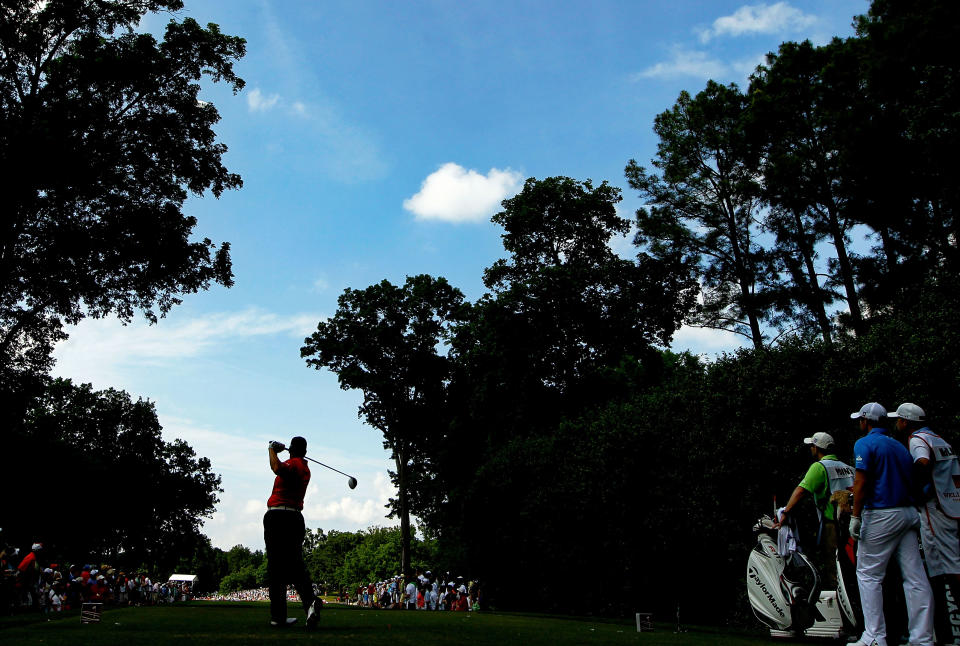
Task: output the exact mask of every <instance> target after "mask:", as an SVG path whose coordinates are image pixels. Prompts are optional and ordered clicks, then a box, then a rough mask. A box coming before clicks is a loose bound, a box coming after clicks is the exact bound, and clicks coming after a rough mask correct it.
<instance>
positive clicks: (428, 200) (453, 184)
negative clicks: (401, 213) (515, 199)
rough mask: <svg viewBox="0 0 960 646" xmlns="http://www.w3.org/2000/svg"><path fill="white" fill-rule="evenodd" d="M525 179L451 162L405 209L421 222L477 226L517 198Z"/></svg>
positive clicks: (425, 183) (507, 171)
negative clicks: (441, 221) (480, 171)
mask: <svg viewBox="0 0 960 646" xmlns="http://www.w3.org/2000/svg"><path fill="white" fill-rule="evenodd" d="M522 179H523V177H522V175H521V174H520V173H518V172H517V171H514V170H511V169H510V168H507V169H505V170H499V169H496V168H491V169H490V172H488V173H487V174H486V175H481V174H480V173H478V172H477V171H475V170H472V169H471V170H467V169H465V168H463V167H462V166H460V165H458V164H454V163H453V162H448V163H446V164H444V165H443V166H441V167H440V168H439V169H437V170H436V171H434V172H433V173H431V174H430V175H428V176H427V178H426V179H425V180H423V184H421V186H420V191H419V192H418V193H417V194H416V195H414V196H413V197H411V198H408V199H406V200H404V202H403V208H405V209H406V210H407V211H410V212H411V213H413V214H414V215H415V216H416V218H417V219H418V220H445V221H447V222H475V221H478V220H484V219H487V218H489V217H490V216H491V215H493V214H494V213H496V211H497V210H498V209H499V207H500V202H501V201H502V200H504V199H506V198H508V197H512V196H514V195H516V194H517V192H518V191H519V190H520V188H521V186H522Z"/></svg>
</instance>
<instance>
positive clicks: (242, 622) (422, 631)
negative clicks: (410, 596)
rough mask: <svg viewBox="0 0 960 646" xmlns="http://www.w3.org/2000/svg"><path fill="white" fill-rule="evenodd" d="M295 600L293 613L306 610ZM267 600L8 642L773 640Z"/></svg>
mask: <svg viewBox="0 0 960 646" xmlns="http://www.w3.org/2000/svg"><path fill="white" fill-rule="evenodd" d="M301 614H302V613H301V612H300V611H299V608H296V607H294V606H291V616H297V617H300V615H301ZM268 618H269V614H268V608H267V604H266V603H208V602H193V603H190V604H185V605H178V606H172V607H171V606H165V607H145V608H122V609H111V610H106V611H105V612H104V613H103V616H102V621H101V623H99V624H87V625H82V624H81V623H80V617H79V614H78V613H76V612H71V613H64V616H62V617H58V618H56V619H53V620H52V621H45V620H43V619H41V618H39V617H37V616H30V617H23V616H21V617H19V618H10V619H6V620H3V621H0V643H4V644H17V645H18V646H19V645H21V644H23V645H24V646H30V645H38V646H39V645H42V646H61V645H62V646H68V645H69V646H73V645H76V644H90V645H91V646H113V645H117V646H161V645H162V646H171V645H175V646H183V645H184V644H202V645H203V646H220V645H224V646H227V645H229V646H234V645H241V644H258V645H262V644H274V643H277V644H306V643H310V644H356V645H358V646H374V645H377V644H389V646H428V645H431V644H445V645H447V646H449V644H451V643H456V644H470V645H471V646H473V645H477V646H485V645H490V646H494V645H498V646H499V645H502V644H524V645H528V644H529V645H532V646H540V645H542V646H565V645H567V644H569V645H574V644H577V645H580V644H583V645H591V644H596V645H601V644H602V645H607V644H610V645H613V646H616V645H617V644H640V645H642V646H693V645H697V646H700V645H703V644H718V645H720V646H740V645H755V644H761V643H769V642H770V640H769V638H767V637H764V636H762V635H761V634H757V635H749V634H738V633H735V632H724V631H720V630H704V629H701V630H696V629H690V630H689V631H688V632H681V633H675V632H673V628H672V627H668V626H657V629H656V630H655V631H654V632H652V633H649V632H648V633H637V631H636V627H635V626H634V624H632V623H624V622H611V621H602V620H589V619H582V618H580V619H574V618H561V617H545V616H537V615H520V614H508V613H485V612H480V613H459V612H404V611H396V610H392V611H391V610H369V609H359V608H353V607H345V606H338V605H327V606H326V607H325V608H324V610H323V612H322V614H321V618H320V624H319V626H318V627H317V629H316V630H315V631H313V632H307V631H306V630H305V629H304V627H303V625H302V622H303V618H302V617H301V618H300V623H298V624H297V625H295V626H294V627H293V628H289V629H277V628H272V627H270V626H269V625H268Z"/></svg>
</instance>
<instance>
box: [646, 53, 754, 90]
mask: <svg viewBox="0 0 960 646" xmlns="http://www.w3.org/2000/svg"><path fill="white" fill-rule="evenodd" d="M765 60H766V58H765V55H763V54H759V55H756V56H752V57H749V58H742V59H739V60H736V61H733V62H731V63H726V62H724V61H721V60H719V59H717V58H714V57H713V56H711V55H710V54H708V53H706V52H704V51H701V50H692V49H684V48H682V47H675V48H674V50H673V58H672V59H670V60H669V61H663V62H660V63H657V64H656V65H652V66H650V67H648V68H647V69H645V70H643V71H642V72H639V73H637V74H634V75H633V77H632V79H631V80H633V81H634V82H636V81H639V80H642V79H646V78H655V79H678V78H695V79H699V80H702V81H706V80H707V79H713V80H715V81H718V82H729V81H737V82H746V81H747V79H748V78H749V76H750V75H751V74H753V72H754V70H756V68H757V65H761V64H762V63H763V62H764V61H765Z"/></svg>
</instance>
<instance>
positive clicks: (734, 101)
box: [625, 81, 769, 348]
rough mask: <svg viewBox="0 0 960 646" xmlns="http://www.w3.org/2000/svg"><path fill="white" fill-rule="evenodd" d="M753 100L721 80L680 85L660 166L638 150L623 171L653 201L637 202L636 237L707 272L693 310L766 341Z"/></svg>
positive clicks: (667, 116) (709, 322)
mask: <svg viewBox="0 0 960 646" xmlns="http://www.w3.org/2000/svg"><path fill="white" fill-rule="evenodd" d="M748 103H749V99H748V97H746V96H745V95H744V94H743V93H742V92H741V91H740V90H739V89H738V88H737V86H736V85H729V86H723V85H720V84H718V83H715V82H713V81H710V82H708V83H707V87H706V88H705V89H704V90H703V91H702V92H700V93H699V94H697V95H696V96H695V97H691V96H690V94H689V93H687V92H686V91H684V92H681V93H680V96H679V97H678V99H677V102H676V103H675V104H674V106H673V108H671V109H670V110H667V111H665V112H663V113H661V114H659V115H658V116H657V118H656V119H655V121H654V131H655V132H656V133H657V136H658V137H659V139H660V142H659V144H658V145H657V157H656V159H654V160H653V161H652V164H653V166H654V167H655V168H657V169H659V170H660V172H661V175H654V174H650V173H648V172H647V171H646V170H645V169H644V168H643V167H642V166H640V165H639V164H637V162H636V161H634V160H630V162H629V164H628V165H627V167H626V170H625V172H626V176H627V180H628V182H629V183H630V186H631V187H632V188H634V189H636V190H638V191H640V195H641V197H642V198H643V199H644V200H645V201H646V202H647V203H648V204H649V208H642V209H640V210H638V211H637V227H638V232H637V235H636V239H635V243H636V244H637V245H639V246H640V247H641V248H642V249H645V250H648V251H649V252H650V253H651V254H652V255H653V256H654V257H655V258H657V259H658V260H660V261H661V262H663V263H668V264H678V265H679V266H681V267H683V268H685V269H686V271H688V272H691V273H692V274H693V277H695V278H699V280H700V282H701V288H702V290H703V302H702V304H701V305H699V306H698V307H697V309H696V311H695V314H694V316H693V319H692V320H693V321H694V322H695V323H697V324H699V325H701V326H703V327H710V328H716V329H721V330H730V331H732V332H735V333H737V334H741V335H743V336H745V337H746V338H748V339H750V340H751V341H752V342H753V345H754V347H757V348H759V347H762V346H763V343H764V341H763V333H762V331H761V327H760V326H761V323H762V322H763V321H764V320H765V319H767V318H769V317H768V314H767V310H766V309H765V308H764V307H763V306H762V300H763V298H764V294H763V292H764V289H765V288H766V285H767V281H768V276H767V264H766V262H765V258H764V254H763V251H762V249H761V247H760V246H759V245H758V243H757V240H756V237H757V233H758V223H757V218H758V214H759V209H760V206H761V202H760V186H759V184H758V182H757V177H758V172H757V157H756V152H755V150H754V149H753V146H752V142H751V140H750V138H748V137H747V136H746V132H745V128H746V123H747V120H746V114H747V105H748Z"/></svg>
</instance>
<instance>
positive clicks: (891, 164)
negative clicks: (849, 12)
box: [855, 0, 960, 310]
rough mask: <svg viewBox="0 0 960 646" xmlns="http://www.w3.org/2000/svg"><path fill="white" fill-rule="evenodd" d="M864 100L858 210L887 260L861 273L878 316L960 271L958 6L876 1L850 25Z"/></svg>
mask: <svg viewBox="0 0 960 646" xmlns="http://www.w3.org/2000/svg"><path fill="white" fill-rule="evenodd" d="M856 27H857V35H858V39H857V41H858V43H859V46H860V56H859V59H858V63H859V68H858V69H859V72H860V77H861V79H862V81H861V87H860V94H861V95H863V96H864V100H865V101H866V102H868V105H869V106H871V108H872V110H871V112H870V113H869V118H868V119H863V120H862V121H861V124H860V127H859V129H858V130H859V136H858V137H857V139H856V142H855V143H856V148H855V153H856V158H855V163H856V164H857V167H858V168H859V169H861V176H860V182H861V188H860V190H859V191H858V197H859V198H860V199H859V202H858V204H857V207H858V209H859V210H861V212H862V213H863V217H862V220H863V221H864V222H866V223H867V224H869V226H870V227H871V228H873V229H874V231H876V232H877V233H878V234H880V236H881V241H882V250H883V252H884V253H883V254H882V255H880V254H876V255H875V257H874V258H867V259H865V261H864V262H862V263H861V267H860V272H861V274H862V278H863V292H864V293H865V298H867V299H868V301H869V302H870V305H871V307H872V308H873V309H877V310H883V309H884V308H886V307H888V306H891V305H892V304H893V302H895V301H897V300H899V299H900V298H901V296H902V294H904V293H909V292H911V291H913V290H915V288H916V286H917V285H919V284H922V283H923V282H924V281H925V279H926V278H927V277H929V276H930V275H935V274H938V273H940V272H942V271H946V272H953V273H956V272H957V268H958V266H960V244H958V240H960V217H958V215H957V211H958V207H960V188H958V185H957V181H956V178H957V176H958V174H960V162H958V159H957V155H956V151H957V149H958V147H960V89H958V88H960V65H958V64H957V59H956V57H953V56H943V55H942V52H944V51H947V50H949V49H950V48H952V47H954V44H955V43H956V42H957V38H958V37H960V5H958V4H957V3H956V2H951V1H950V0H930V1H928V2H924V3H914V2H907V1H904V0H873V2H871V5H870V9H869V11H868V12H867V14H865V15H862V16H858V18H857V21H856Z"/></svg>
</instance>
